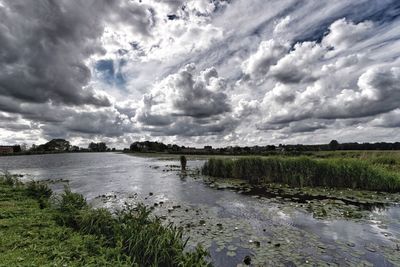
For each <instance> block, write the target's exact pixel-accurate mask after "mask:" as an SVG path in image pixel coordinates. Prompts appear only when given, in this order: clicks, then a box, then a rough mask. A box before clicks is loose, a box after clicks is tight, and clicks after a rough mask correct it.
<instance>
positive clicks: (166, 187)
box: [0, 153, 400, 266]
mask: <svg viewBox="0 0 400 267" xmlns="http://www.w3.org/2000/svg"><path fill="white" fill-rule="evenodd" d="M203 163H204V160H188V168H189V169H191V170H192V171H191V172H189V174H190V175H185V174H183V173H181V171H179V170H178V167H177V165H179V160H178V159H170V158H157V157H139V156H135V155H128V154H119V153H71V154H51V155H30V156H11V157H0V168H1V169H7V170H9V171H11V172H12V173H16V174H23V175H24V176H23V178H22V179H23V180H29V179H38V180H39V179H40V180H47V179H50V180H55V181H58V182H55V183H52V187H53V189H54V190H56V191H59V190H62V189H63V186H64V185H65V184H69V186H70V187H71V189H72V191H74V192H78V193H81V194H83V195H84V196H85V197H86V198H87V200H88V201H89V202H91V203H92V205H94V206H96V207H107V208H110V209H117V208H119V207H121V206H122V205H124V203H125V202H127V203H135V202H144V203H145V204H147V205H149V206H152V207H153V209H154V210H153V212H154V214H156V215H157V216H161V217H162V218H163V219H165V221H171V222H174V223H175V224H176V225H177V226H181V227H183V228H185V230H186V233H187V234H186V236H188V237H189V238H190V239H189V243H188V244H189V246H190V247H193V246H195V245H196V244H197V243H201V244H202V245H203V246H204V247H206V248H208V249H209V251H210V255H211V261H212V262H213V264H214V265H215V266H236V265H237V264H241V263H242V261H243V258H244V257H245V256H246V255H249V256H251V258H252V263H253V264H255V265H257V264H259V265H262V266H299V265H305V266H321V265H328V264H331V265H340V266H369V265H371V266H372V265H374V266H399V265H400V248H399V246H400V241H399V240H400V206H399V205H398V203H393V204H390V205H385V206H383V207H382V206H377V207H373V208H370V209H369V210H365V211H362V212H363V213H362V214H363V217H362V218H354V219H353V218H343V217H338V218H331V217H329V216H328V217H326V218H320V217H318V216H315V214H313V213H312V212H310V211H309V210H308V209H307V208H306V207H307V205H308V204H307V203H309V202H304V203H302V202H300V201H294V200H293V199H287V198H281V197H279V196H265V195H264V196H263V195H257V194H256V193H254V194H244V193H242V192H240V191H239V192H238V190H234V189H230V188H227V189H224V188H223V187H215V186H214V187H212V186H210V184H209V183H205V182H204V181H203V177H201V175H200V174H198V175H196V171H195V170H196V168H199V167H201V166H202V164H203ZM66 180H68V183H67V182H66ZM318 201H322V200H320V199H319V200H318ZM327 203H328V202H327ZM329 203H330V202H329Z"/></svg>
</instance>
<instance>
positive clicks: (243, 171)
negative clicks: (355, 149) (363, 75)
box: [202, 156, 400, 192]
mask: <svg viewBox="0 0 400 267" xmlns="http://www.w3.org/2000/svg"><path fill="white" fill-rule="evenodd" d="M382 160H383V162H382V161H381V160H379V159H377V158H374V159H364V160H363V159H359V158H312V157H304V156H303V157H280V156H272V157H243V158H210V159H209V160H208V161H207V162H206V163H205V164H204V166H203V168H202V173H203V174H204V175H208V176H212V177H217V178H218V177H220V178H236V179H244V180H247V181H248V182H250V183H253V184H260V183H282V184H287V185H290V186H293V187H303V186H309V187H330V188H352V189H363V190H376V191H386V192H399V191H400V174H399V173H398V172H395V171H393V170H390V168H388V167H386V166H385V165H387V164H392V163H393V160H395V159H392V160H388V159H387V158H385V159H382Z"/></svg>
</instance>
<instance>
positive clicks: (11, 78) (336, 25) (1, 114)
mask: <svg viewBox="0 0 400 267" xmlns="http://www.w3.org/2000/svg"><path fill="white" fill-rule="evenodd" d="M399 118H400V2H399V1H398V0H335V1H327V0H326V1H321V0H308V1H304V0H170V1H163V0H141V1H139V0H115V1H110V0H78V1H70V0H58V1H52V0H38V1H26V0H0V125H1V127H0V138H1V140H2V141H3V142H4V143H8V144H14V143H22V142H27V143H41V142H43V141H44V140H45V139H47V140H48V139H52V138H66V139H69V140H71V142H72V143H76V144H82V145H84V144H87V143H88V142H89V141H96V140H98V141H105V142H107V143H109V144H110V146H112V145H113V144H114V145H115V146H117V147H124V146H128V144H130V143H131V142H133V141H137V140H158V141H162V142H166V143H179V144H182V145H194V146H196V145H198V146H200V145H204V144H210V145H214V146H226V145H257V144H263V145H265V144H279V143H319V142H324V143H326V142H329V141H330V140H331V139H337V140H339V141H340V142H350V141H358V142H364V141H365V142H367V141H368V142H375V141H389V142H390V141H398V140H399V138H400V131H399V127H400V119H399Z"/></svg>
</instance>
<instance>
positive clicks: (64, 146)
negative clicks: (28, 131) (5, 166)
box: [0, 139, 116, 155]
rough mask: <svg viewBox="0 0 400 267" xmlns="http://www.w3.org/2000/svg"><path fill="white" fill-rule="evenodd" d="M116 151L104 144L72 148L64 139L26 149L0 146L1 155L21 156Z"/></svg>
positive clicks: (15, 146)
mask: <svg viewBox="0 0 400 267" xmlns="http://www.w3.org/2000/svg"><path fill="white" fill-rule="evenodd" d="M108 151H116V149H115V148H112V149H111V148H109V147H107V145H106V143H104V142H99V143H94V142H91V143H90V144H89V146H88V147H87V148H84V147H78V146H73V145H71V143H70V142H69V141H67V140H65V139H52V140H50V141H49V142H47V143H44V144H41V145H38V146H37V145H32V147H31V148H27V145H26V144H23V145H14V146H0V154H2V155H12V154H14V155H21V154H26V155H29V154H48V153H65V152H108Z"/></svg>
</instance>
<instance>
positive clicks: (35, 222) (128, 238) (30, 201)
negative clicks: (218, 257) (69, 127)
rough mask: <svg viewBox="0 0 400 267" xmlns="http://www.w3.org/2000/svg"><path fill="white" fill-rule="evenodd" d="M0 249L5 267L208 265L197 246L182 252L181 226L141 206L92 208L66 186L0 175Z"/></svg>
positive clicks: (183, 247) (184, 242)
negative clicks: (57, 192) (57, 187)
mask: <svg viewBox="0 0 400 267" xmlns="http://www.w3.org/2000/svg"><path fill="white" fill-rule="evenodd" d="M0 193H1V194H0V195H1V199H0V202H1V205H0V214H1V217H0V228H1V234H0V252H1V255H2V256H1V261H2V264H5V266H17V265H18V266H27V265H29V266H32V265H35V266H39V265H42V266H43V265H49V264H56V265H69V266H88V265H90V266H207V265H208V262H207V261H206V256H207V252H206V251H205V250H204V249H202V248H201V247H197V248H196V249H195V250H193V251H186V249H185V247H186V243H187V241H185V240H183V230H182V229H180V228H177V227H175V226H173V225H172V224H168V225H165V224H162V222H161V220H160V219H159V218H158V217H156V216H152V215H151V211H150V209H148V208H147V207H145V206H144V205H142V204H138V205H134V206H132V205H126V206H125V207H124V208H123V209H120V210H118V211H117V212H116V213H112V212H111V211H109V210H107V209H103V208H99V209H93V208H91V207H90V205H89V204H88V203H87V202H86V200H85V198H84V197H83V196H82V195H80V194H77V193H73V192H71V191H70V190H69V188H66V189H65V191H64V192H63V193H62V194H61V195H53V193H52V190H51V189H50V188H49V187H48V186H47V184H45V183H43V182H37V181H31V182H29V183H26V184H25V183H22V182H20V181H19V179H18V178H17V177H15V176H13V175H11V174H9V173H5V175H4V176H1V177H0Z"/></svg>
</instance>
